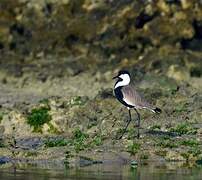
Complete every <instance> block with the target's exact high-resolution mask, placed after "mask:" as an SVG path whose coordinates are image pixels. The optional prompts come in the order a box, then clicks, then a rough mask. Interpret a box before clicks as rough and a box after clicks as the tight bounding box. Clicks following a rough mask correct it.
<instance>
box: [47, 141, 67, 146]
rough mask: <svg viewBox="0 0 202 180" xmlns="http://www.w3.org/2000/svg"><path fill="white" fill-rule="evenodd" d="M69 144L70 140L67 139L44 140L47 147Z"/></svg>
mask: <svg viewBox="0 0 202 180" xmlns="http://www.w3.org/2000/svg"><path fill="white" fill-rule="evenodd" d="M68 144H69V141H68V140H67V139H48V140H46V141H45V142H44V145H45V147H60V146H67V145H68Z"/></svg>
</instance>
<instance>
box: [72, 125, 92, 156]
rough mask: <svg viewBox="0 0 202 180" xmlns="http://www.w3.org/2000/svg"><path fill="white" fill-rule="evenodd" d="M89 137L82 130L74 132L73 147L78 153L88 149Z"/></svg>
mask: <svg viewBox="0 0 202 180" xmlns="http://www.w3.org/2000/svg"><path fill="white" fill-rule="evenodd" d="M88 137H89V136H88V134H85V133H83V132H82V131H81V130H80V129H76V130H75V131H74V132H73V139H72V143H71V145H73V146H74V149H75V151H76V152H79V151H81V150H84V149H85V148H87V147H88V144H87V143H86V140H87V138H88Z"/></svg>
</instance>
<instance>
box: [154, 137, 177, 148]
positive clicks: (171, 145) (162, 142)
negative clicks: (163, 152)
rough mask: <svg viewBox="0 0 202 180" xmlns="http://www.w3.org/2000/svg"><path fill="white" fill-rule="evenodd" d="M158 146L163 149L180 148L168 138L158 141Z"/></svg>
mask: <svg viewBox="0 0 202 180" xmlns="http://www.w3.org/2000/svg"><path fill="white" fill-rule="evenodd" d="M156 145H157V146H160V147H162V148H177V147H178V143H177V142H176V141H174V140H173V139H170V138H168V137H163V138H160V139H159V140H157V143H156Z"/></svg>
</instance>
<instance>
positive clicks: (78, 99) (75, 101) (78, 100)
mask: <svg viewBox="0 0 202 180" xmlns="http://www.w3.org/2000/svg"><path fill="white" fill-rule="evenodd" d="M87 101H88V97H87V96H75V97H73V98H72V99H71V100H70V101H69V103H68V104H69V105H70V106H78V105H80V106H82V105H84V104H85V103H86V102H87Z"/></svg>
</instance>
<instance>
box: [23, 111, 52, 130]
mask: <svg viewBox="0 0 202 180" xmlns="http://www.w3.org/2000/svg"><path fill="white" fill-rule="evenodd" d="M49 110H50V109H49V108H47V107H40V108H35V109H32V111H31V113H30V114H29V115H28V117H27V123H28V124H29V125H30V126H33V127H34V132H41V128H42V126H43V125H44V124H45V123H48V122H49V121H50V120H51V116H50V115H49V114H48V111H49Z"/></svg>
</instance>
